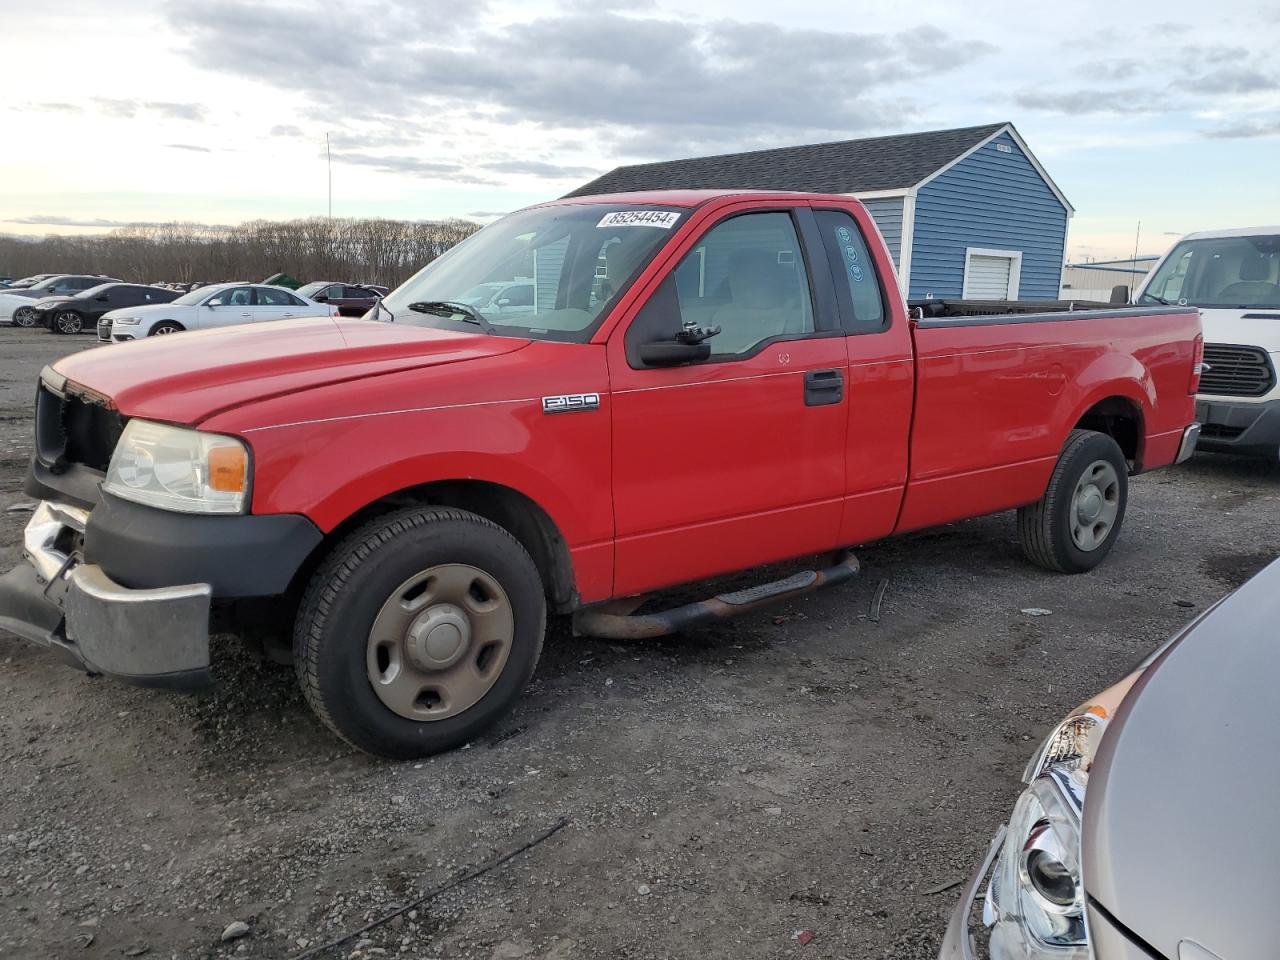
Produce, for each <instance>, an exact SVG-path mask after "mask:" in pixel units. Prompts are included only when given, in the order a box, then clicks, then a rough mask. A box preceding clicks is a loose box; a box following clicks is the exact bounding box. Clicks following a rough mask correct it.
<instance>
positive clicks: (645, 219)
mask: <svg viewBox="0 0 1280 960" xmlns="http://www.w3.org/2000/svg"><path fill="white" fill-rule="evenodd" d="M679 219H680V214H678V213H672V212H671V211H670V210H615V211H614V212H613V213H606V214H605V215H604V216H603V217H601V218H600V222H599V223H597V224H596V226H597V227H661V228H662V229H663V230H670V229H671V228H672V227H674V226H675V225H676V221H677V220H679Z"/></svg>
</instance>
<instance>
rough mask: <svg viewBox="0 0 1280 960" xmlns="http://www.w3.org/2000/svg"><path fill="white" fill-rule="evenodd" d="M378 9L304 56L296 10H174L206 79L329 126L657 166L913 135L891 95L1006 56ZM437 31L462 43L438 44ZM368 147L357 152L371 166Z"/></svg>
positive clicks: (847, 36) (186, 3)
mask: <svg viewBox="0 0 1280 960" xmlns="http://www.w3.org/2000/svg"><path fill="white" fill-rule="evenodd" d="M378 9H379V11H382V13H380V15H379V16H377V17H373V16H364V17H351V18H350V19H349V21H348V22H347V24H346V33H345V35H344V42H343V43H341V44H338V45H336V46H331V45H315V44H300V43H297V41H296V38H297V37H298V36H300V35H305V34H306V33H308V32H309V31H311V30H312V29H313V28H314V19H315V18H314V14H313V13H312V12H309V11H306V10H303V9H301V8H298V7H292V6H280V5H269V4H260V3H258V2H250V0H223V2H220V3H217V4H209V3H204V2H200V0H180V2H178V3H175V4H173V5H171V7H170V8H169V10H170V18H171V22H172V24H173V26H174V28H175V29H176V30H177V31H179V32H180V33H182V34H184V35H185V36H186V37H187V38H188V39H189V40H190V54H191V56H192V58H193V59H194V60H195V62H196V63H197V64H198V65H199V66H202V67H204V68H207V69H210V70H214V71H218V72H221V73H224V74H229V75H233V76H237V77H242V78H247V79H250V80H253V81H256V82H261V83H266V84H269V85H271V86H272V87H274V88H276V89H279V90H284V91H288V92H291V93H301V94H303V95H305V96H306V97H307V98H309V99H310V100H311V101H312V102H313V104H314V105H315V106H316V108H318V109H319V110H321V111H323V113H325V114H327V115H330V116H332V115H340V116H383V117H388V118H390V117H393V116H394V117H401V118H412V117H432V118H435V119H436V120H437V121H438V119H439V118H440V117H442V116H450V117H456V118H460V119H462V120H469V121H475V120H482V121H487V122H490V123H499V124H504V125H513V124H532V125H536V126H538V127H541V128H543V129H544V130H553V131H554V130H559V131H572V132H574V133H575V134H577V135H579V136H581V135H588V136H593V137H598V138H602V137H603V136H604V134H605V133H606V132H607V131H611V130H612V131H619V130H621V131H627V132H629V133H630V134H631V135H632V136H631V137H619V138H617V139H615V141H614V142H615V143H616V144H618V145H619V146H620V147H623V148H643V149H644V150H645V151H646V152H652V149H653V148H654V147H655V146H660V145H661V144H663V143H666V142H688V141H690V140H691V139H693V138H697V139H699V140H700V141H705V142H707V143H715V144H719V145H722V146H723V145H730V146H733V145H738V144H742V143H744V142H750V141H752V140H753V139H757V138H768V139H769V140H770V141H771V142H772V143H777V142H779V140H781V141H783V142H789V141H794V140H795V139H797V138H798V137H799V136H800V135H801V134H803V135H805V136H808V135H810V134H812V133H815V132H819V133H822V134H824V135H825V137H826V138H827V139H833V138H840V137H849V136H854V135H856V134H857V133H860V132H870V131H873V130H883V129H901V127H902V126H903V124H904V122H909V121H910V119H911V118H912V117H913V116H914V115H915V114H916V113H918V109H919V108H918V107H917V105H916V104H914V103H913V102H911V101H910V100H908V99H905V98H903V97H901V96H886V95H885V91H886V90H888V89H889V88H890V87H892V86H893V85H895V84H901V83H903V82H904V81H911V80H914V79H924V78H934V77H936V76H937V75H938V74H940V73H945V72H946V71H948V70H958V69H960V68H963V67H965V66H967V65H970V64H972V63H974V62H975V61H978V60H980V59H981V58H983V57H984V56H986V55H988V54H989V53H991V52H992V51H993V50H994V49H995V48H994V47H992V46H991V45H990V44H987V43H985V42H983V41H980V40H973V39H971V38H968V37H957V36H955V35H953V34H950V33H946V32H944V31H942V30H940V29H937V28H935V27H929V26H923V27H916V28H913V29H909V30H905V31H900V32H894V33H857V32H847V31H846V32H841V31H827V30H808V29H795V28H790V27H784V26H779V25H777V24H771V23H747V22H741V21H736V20H728V19H721V20H715V21H708V22H701V21H692V20H682V19H672V18H670V17H668V16H666V15H659V14H657V13H639V14H636V13H630V14H626V15H624V14H620V13H617V12H614V11H613V10H610V9H608V8H605V9H595V8H593V9H589V10H588V9H584V8H582V7H581V6H570V7H569V8H567V9H563V10H560V11H558V12H557V13H555V14H551V15H547V16H542V17H538V18H535V19H533V20H530V21H528V22H526V23H521V24H516V25H507V26H503V27H500V28H498V27H489V26H486V25H485V24H483V23H481V22H479V21H478V20H477V19H476V18H475V17H474V16H472V17H470V19H469V20H467V19H464V20H463V21H462V22H460V23H455V22H454V21H453V13H454V7H453V5H451V4H444V3H443V2H437V3H428V4H424V5H422V6H387V7H382V6H380V7H379V8H378ZM633 9H634V8H633ZM446 10H447V11H448V12H447V13H446V12H445V11H446ZM438 21H447V22H448V23H449V27H448V29H449V30H451V31H452V34H453V35H452V36H447V37H441V36H439V35H438V32H437V31H436V25H437V22H438ZM926 50H927V51H928V56H921V51H926ZM427 129H428V126H427V124H425V123H421V124H414V123H413V122H412V121H405V120H390V119H388V120H387V121H386V122H385V123H384V126H383V134H384V136H388V135H394V134H400V135H403V136H410V137H412V138H413V139H414V141H415V142H416V143H422V142H428V143H432V144H435V143H437V141H436V140H435V139H434V138H429V137H428V136H427V135H426V132H427ZM361 136H362V135H361V134H358V133H357V134H355V135H354V137H355V140H356V141H357V143H354V144H349V145H347V146H349V147H350V148H352V149H356V150H361V151H367V150H368V149H369V142H368V141H367V140H366V141H365V142H363V143H360V142H359V141H360V140H361ZM381 145H383V146H393V144H391V143H389V142H384V143H383V144H381ZM548 172H549V173H552V174H554V175H557V176H558V175H559V174H558V173H556V172H555V171H548Z"/></svg>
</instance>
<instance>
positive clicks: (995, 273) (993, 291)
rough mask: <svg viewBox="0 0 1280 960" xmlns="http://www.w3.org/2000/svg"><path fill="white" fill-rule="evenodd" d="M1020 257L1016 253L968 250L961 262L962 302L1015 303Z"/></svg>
mask: <svg viewBox="0 0 1280 960" xmlns="http://www.w3.org/2000/svg"><path fill="white" fill-rule="evenodd" d="M1019 261H1020V258H1019V257H1018V256H1017V255H1016V254H1003V253H995V252H992V253H977V252H974V251H970V252H969V255H968V257H967V258H966V262H965V272H964V298H965V299H966V300H1015V299H1017V296H1018V273H1019V272H1020V271H1019V267H1020V266H1021V264H1020V262H1019Z"/></svg>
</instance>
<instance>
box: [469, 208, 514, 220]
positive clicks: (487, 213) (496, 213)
mask: <svg viewBox="0 0 1280 960" xmlns="http://www.w3.org/2000/svg"><path fill="white" fill-rule="evenodd" d="M509 212H510V211H508V210H472V211H471V212H470V213H468V214H467V216H468V217H471V218H472V219H473V220H492V219H493V218H494V217H505V216H506V215H507V214H508V213H509Z"/></svg>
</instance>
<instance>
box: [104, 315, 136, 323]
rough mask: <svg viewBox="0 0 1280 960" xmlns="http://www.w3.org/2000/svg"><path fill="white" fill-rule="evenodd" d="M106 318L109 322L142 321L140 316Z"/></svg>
mask: <svg viewBox="0 0 1280 960" xmlns="http://www.w3.org/2000/svg"><path fill="white" fill-rule="evenodd" d="M107 319H109V320H110V322H111V323H125V324H136V323H141V322H142V318H141V317H110V318H107Z"/></svg>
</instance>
